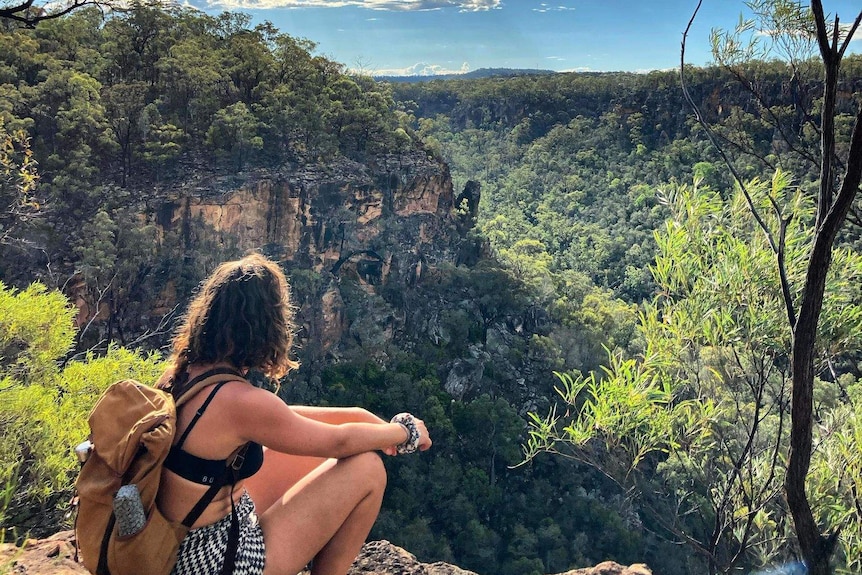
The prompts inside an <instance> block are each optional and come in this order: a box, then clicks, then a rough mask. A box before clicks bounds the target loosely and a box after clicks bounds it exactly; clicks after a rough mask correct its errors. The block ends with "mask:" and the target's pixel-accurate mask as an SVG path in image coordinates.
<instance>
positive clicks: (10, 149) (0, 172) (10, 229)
mask: <svg viewBox="0 0 862 575" xmlns="http://www.w3.org/2000/svg"><path fill="white" fill-rule="evenodd" d="M38 180H39V175H38V173H37V172H36V161H35V160H34V159H33V152H32V151H31V149H30V139H29V138H28V137H27V135H26V132H24V130H12V131H8V130H7V129H6V122H5V120H4V118H3V116H0V209H2V210H3V211H2V212H0V244H7V243H10V242H13V241H16V240H18V239H20V238H19V237H18V232H19V231H20V226H21V224H22V223H25V222H27V221H28V220H29V219H31V218H32V217H34V216H35V215H37V214H38V213H39V212H40V211H41V208H40V205H39V203H38V201H36V199H35V192H36V184H37V182H38Z"/></svg>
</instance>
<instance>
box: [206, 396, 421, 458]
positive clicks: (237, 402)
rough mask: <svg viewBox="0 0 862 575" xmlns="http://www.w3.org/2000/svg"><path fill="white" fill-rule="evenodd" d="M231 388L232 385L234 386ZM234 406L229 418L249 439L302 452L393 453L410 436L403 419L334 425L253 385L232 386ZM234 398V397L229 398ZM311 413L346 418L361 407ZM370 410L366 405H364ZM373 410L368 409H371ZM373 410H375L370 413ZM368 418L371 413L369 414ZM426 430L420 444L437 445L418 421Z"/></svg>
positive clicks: (340, 454)
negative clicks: (389, 421) (400, 422)
mask: <svg viewBox="0 0 862 575" xmlns="http://www.w3.org/2000/svg"><path fill="white" fill-rule="evenodd" d="M228 388H230V389H228ZM225 391H229V395H230V397H229V400H230V401H231V405H232V406H231V408H230V411H229V417H230V419H231V423H232V424H233V425H234V426H235V427H234V429H236V430H238V432H239V433H240V435H241V439H242V440H243V441H255V442H257V443H260V444H262V445H265V446H267V447H269V448H270V449H274V450H276V451H281V452H284V453H292V454H296V455H313V456H318V457H335V458H343V457H347V456H350V455H355V454H357V453H363V452H365V451H375V450H383V451H386V452H387V453H390V452H391V451H392V448H393V447H394V446H396V445H399V444H401V443H403V442H404V441H405V440H406V437H407V434H406V432H405V430H404V428H403V427H402V426H401V425H399V424H397V423H386V422H382V423H381V422H380V420H379V418H376V417H375V418H374V420H373V421H374V422H373V423H371V422H368V421H345V422H344V423H339V424H333V423H329V422H326V421H320V420H316V419H312V418H310V417H306V416H304V415H303V414H302V413H301V412H302V411H305V410H304V409H302V408H301V409H300V412H297V411H295V410H294V409H293V408H291V407H290V406H288V405H287V404H285V403H284V402H283V401H282V400H281V399H279V398H278V397H277V396H275V395H273V394H272V393H270V392H268V391H264V390H262V389H258V388H255V387H250V386H247V387H246V386H241V385H236V386H233V385H228V386H227V388H226V389H225V390H223V391H222V393H224V392H225ZM226 399H228V398H226ZM307 409H310V410H312V411H311V412H309V411H305V412H306V413H312V414H315V413H316V414H317V415H320V416H322V417H325V418H326V419H331V418H334V419H340V418H341V417H343V416H350V415H351V414H352V415H356V414H357V413H358V412H352V411H351V410H350V409H349V408H348V409H347V410H339V409H334V410H329V409H327V408H307ZM361 411H363V412H365V410H361ZM365 413H368V412H365ZM369 415H370V414H369ZM366 417H367V416H366ZM417 425H418V426H419V430H420V437H421V438H422V439H421V440H420V449H423V450H424V449H427V448H428V447H430V446H431V440H430V438H429V437H428V430H427V429H426V428H425V425H424V423H422V421H421V420H417Z"/></svg>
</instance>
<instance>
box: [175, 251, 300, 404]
mask: <svg viewBox="0 0 862 575" xmlns="http://www.w3.org/2000/svg"><path fill="white" fill-rule="evenodd" d="M293 311H294V308H293V306H292V305H291V303H290V286H289V285H288V283H287V279H286V278H285V276H284V272H283V271H282V270H281V267H280V266H279V265H278V264H277V263H275V262H273V261H271V260H269V259H267V258H265V257H264V256H262V255H260V254H257V253H255V254H250V255H247V256H245V257H244V258H242V259H239V260H236V261H230V262H224V263H222V264H221V265H219V266H218V267H217V268H216V270H215V271H214V272H213V273H212V274H211V275H210V276H209V277H208V278H207V279H206V280H205V281H204V283H203V285H202V286H201V289H200V291H199V293H198V294H197V295H196V296H195V297H194V298H193V299H192V301H191V303H190V304H189V308H188V311H187V312H186V316H185V318H184V320H183V322H182V323H181V324H180V326H179V329H178V330H177V332H176V334H175V335H174V338H173V350H172V354H171V362H172V363H173V373H172V375H171V377H170V379H169V380H168V381H167V382H166V385H165V388H167V389H170V390H171V392H172V393H173V394H174V395H175V396H176V395H178V394H179V393H180V392H181V391H182V388H183V384H184V383H185V381H186V379H187V374H186V369H187V367H188V365H189V364H190V363H221V362H227V363H229V364H231V365H233V366H235V367H237V368H240V369H242V368H249V369H255V370H258V371H261V372H262V373H263V374H264V375H266V376H268V377H270V378H273V379H278V378H280V377H282V376H284V375H285V374H286V373H287V372H288V371H289V370H291V369H295V368H297V367H299V363H298V362H296V361H294V360H292V359H290V356H289V354H290V349H291V346H292V344H293V329H294V326H293Z"/></svg>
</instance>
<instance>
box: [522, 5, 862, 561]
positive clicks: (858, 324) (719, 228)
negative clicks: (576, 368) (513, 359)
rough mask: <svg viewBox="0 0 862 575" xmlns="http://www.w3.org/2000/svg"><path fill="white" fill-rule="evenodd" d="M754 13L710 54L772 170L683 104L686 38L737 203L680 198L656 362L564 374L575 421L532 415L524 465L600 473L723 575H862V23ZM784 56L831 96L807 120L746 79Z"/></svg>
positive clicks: (646, 319) (663, 240)
mask: <svg viewBox="0 0 862 575" xmlns="http://www.w3.org/2000/svg"><path fill="white" fill-rule="evenodd" d="M747 5H748V6H749V8H750V10H751V12H752V13H753V18H752V19H750V20H746V19H741V22H740V26H739V28H738V29H737V30H735V31H732V32H729V33H722V32H717V33H715V34H714V44H713V51H714V55H715V57H716V60H717V62H718V63H719V64H720V65H721V66H723V67H725V68H726V69H727V70H728V71H730V72H731V73H732V74H733V75H734V77H735V78H736V79H737V80H739V81H740V82H742V85H743V86H744V88H745V89H747V90H748V91H749V93H750V96H751V98H750V99H751V102H752V104H751V105H750V106H749V112H750V113H751V114H752V115H754V116H755V117H756V119H757V120H758V122H760V123H762V124H763V125H766V126H770V127H771V129H770V130H768V131H769V133H770V134H774V135H775V136H774V137H773V139H772V140H771V141H769V142H767V144H768V145H767V146H765V153H764V150H763V148H760V149H758V148H757V146H756V145H754V146H749V147H746V145H745V141H744V139H742V140H734V139H733V138H731V137H728V134H727V132H726V131H722V130H717V129H716V128H715V123H714V122H715V120H716V118H717V117H718V116H720V114H721V110H701V109H699V108H698V107H697V106H696V105H695V102H694V99H693V98H691V97H689V96H688V90H687V85H686V82H685V80H686V74H688V73H689V72H690V70H687V69H686V67H685V65H684V55H685V36H684V40H683V48H682V52H681V55H682V58H681V59H682V64H683V65H682V66H681V79H682V87H683V91H684V92H685V94H686V96H687V98H688V100H689V103H690V104H691V105H692V108H693V109H694V111H695V113H696V117H697V119H698V121H699V123H700V125H701V128H702V130H703V133H705V134H706V136H707V137H708V138H709V139H710V141H711V142H712V143H714V144H715V145H716V148H717V150H718V152H719V154H720V155H721V156H722V157H723V158H724V160H725V163H726V166H727V169H728V170H729V171H730V172H731V173H732V175H733V179H734V181H735V186H734V191H733V192H727V193H725V194H724V196H725V197H724V198H722V196H721V195H719V194H716V193H714V192H713V191H711V190H708V188H706V187H705V186H703V185H702V182H701V181H700V180H696V181H695V186H694V188H693V189H687V188H685V187H679V186H671V187H668V188H667V190H666V193H665V194H664V199H665V201H666V202H667V204H668V205H669V207H670V208H671V212H672V217H671V219H670V220H669V223H668V225H667V226H666V228H665V229H664V230H662V231H661V232H660V233H659V234H657V241H658V243H659V249H660V255H659V257H658V258H657V260H656V264H655V266H654V267H653V270H652V271H653V276H654V278H655V280H656V283H657V284H658V285H659V287H660V291H659V296H658V297H657V299H656V300H655V301H654V302H653V303H652V304H650V305H649V306H647V307H646V310H645V312H644V314H643V316H642V319H641V325H640V329H641V332H642V334H643V336H644V339H645V342H646V350H645V353H644V355H643V357H642V358H640V359H626V358H622V357H612V358H611V362H610V365H609V366H608V367H607V368H606V372H605V373H604V375H603V376H599V375H598V374H591V375H589V376H587V377H572V376H569V375H565V374H562V375H561V376H560V377H561V381H562V385H561V386H560V394H561V395H562V398H563V400H564V402H565V403H566V404H568V405H567V410H566V413H565V414H564V415H558V414H557V413H556V412H555V411H552V412H551V413H550V414H549V415H548V416H547V417H539V416H537V415H535V414H534V415H532V419H533V428H532V431H531V436H530V440H529V442H528V445H527V456H528V457H532V456H535V455H536V454H537V453H538V452H540V451H543V450H544V451H552V452H561V453H567V454H569V455H572V456H574V457H577V458H579V459H582V460H585V461H587V462H588V463H591V464H593V465H595V466H596V467H599V468H600V469H602V470H603V471H605V472H606V473H607V474H608V475H609V476H610V477H612V478H614V479H615V480H617V481H618V482H619V483H620V484H621V485H622V486H623V487H625V488H626V489H631V490H633V491H632V493H634V494H636V495H637V496H638V498H639V500H640V502H641V504H642V507H643V509H645V510H648V511H652V512H653V513H652V514H651V516H652V521H653V523H652V525H654V526H657V527H658V528H659V529H661V530H662V532H663V534H664V535H666V536H669V537H671V538H672V539H674V540H675V541H677V542H680V543H685V544H687V545H689V547H690V548H692V549H694V550H695V551H696V552H697V556H699V557H701V558H702V560H703V561H704V564H705V565H707V566H708V568H709V571H710V572H711V573H717V572H723V573H729V572H733V571H735V570H737V569H740V568H744V567H747V568H751V567H756V566H758V565H760V564H764V565H765V564H767V563H768V562H774V561H776V560H782V559H784V560H790V559H792V558H793V557H795V556H796V554H797V553H798V554H799V555H801V559H802V560H803V562H804V563H805V565H806V566H807V569H808V572H809V573H811V574H812V575H825V574H828V573H832V572H833V570H834V569H838V570H839V571H841V572H843V573H855V572H859V570H860V568H862V565H860V557H862V544H860V541H862V534H860V528H859V526H860V524H862V497H860V493H862V458H860V455H859V454H860V443H862V440H860V438H862V424H860V414H862V401H860V392H859V385H858V382H854V375H853V373H852V370H849V371H848V372H847V373H842V372H841V370H840V369H835V366H840V365H841V361H842V360H843V359H846V358H848V357H850V358H854V357H855V358H857V359H858V350H859V347H860V342H859V341H858V338H859V332H860V330H862V308H860V305H862V294H860V292H859V287H858V286H859V285H860V273H862V267H860V258H859V255H858V253H854V252H853V251H852V250H849V249H847V248H846V246H842V245H841V244H840V242H838V240H837V238H838V237H839V231H840V230H841V227H842V225H843V224H844V222H845V220H846V218H847V215H848V213H850V211H851V208H852V206H853V203H854V200H855V198H856V197H857V193H858V190H859V186H860V180H862V103H860V102H859V101H858V98H856V99H854V98H853V97H852V90H851V91H850V92H849V93H850V94H851V96H850V97H849V98H848V97H847V96H846V94H844V96H843V98H842V90H841V88H842V82H843V83H847V82H852V78H850V79H848V78H845V77H842V75H841V64H842V60H843V59H844V56H845V53H846V51H847V49H848V46H849V42H850V39H851V38H852V36H853V34H854V33H856V31H857V30H858V29H859V25H860V21H862V13H860V14H859V15H857V16H856V17H855V19H854V20H852V21H851V23H850V25H849V26H846V25H843V24H842V23H841V21H840V20H839V18H838V17H837V16H836V17H834V19H833V20H832V21H831V22H828V21H827V19H826V16H825V11H824V8H823V6H822V3H821V2H820V1H813V2H812V3H811V6H810V9H806V8H804V7H802V6H801V5H800V4H799V3H797V2H792V1H785V0H755V1H752V2H748V3H747ZM698 9H699V4H698ZM696 14H697V11H695V15H696ZM693 20H694V17H692V21H693ZM689 26H691V23H689ZM687 31H688V29H687V30H686V34H687ZM809 46H810V47H811V48H812V49H813V51H812V53H811V54H810V56H814V55H815V54H817V53H819V58H816V59H812V58H811V57H808V56H809V54H807V53H806V49H807V48H808V47H809ZM776 55H778V56H783V57H784V59H785V60H786V62H787V63H786V65H785V66H786V67H785V69H786V70H787V71H788V74H789V75H790V76H791V78H790V80H788V82H786V83H785V86H789V87H790V89H795V88H800V89H801V88H805V87H807V86H812V85H815V86H818V87H819V89H821V90H822V93H821V95H820V96H817V97H815V96H810V95H807V94H802V95H801V96H800V97H797V98H795V99H794V100H793V103H794V106H795V108H793V107H791V111H793V112H795V113H793V114H788V113H787V109H786V108H785V109H781V108H780V107H779V106H778V105H777V104H776V103H774V102H770V101H769V99H768V97H767V96H766V95H765V94H764V93H763V92H762V91H760V89H761V87H762V84H759V83H758V82H757V78H756V76H750V75H747V74H749V73H755V74H756V70H757V68H758V67H762V66H763V65H762V64H760V63H759V62H757V61H754V60H755V59H756V58H761V59H764V58H768V57H769V58H774V57H775V56H776ZM770 65H777V64H770ZM752 70H753V71H754V72H752ZM815 70H816V71H817V72H818V73H819V75H820V78H813V79H812V77H811V74H812V73H813V72H814V71H815ZM797 95H798V94H797ZM732 112H733V111H732V110H731V111H728V112H727V113H728V114H729V113H732ZM818 112H819V113H818ZM794 130H795V131H794ZM812 134H813V135H814V139H815V143H814V144H813V145H812V143H811V135H812ZM743 135H744V134H743ZM755 139H756V138H755ZM755 139H750V140H749V142H752V141H753V140H755ZM817 140H819V144H818V143H817ZM756 143H757V142H754V144H756ZM782 156H784V158H783V157H782ZM751 158H755V159H756V161H755V162H754V165H759V166H762V167H763V168H765V169H763V170H762V172H765V173H769V172H771V173H773V174H774V175H772V176H771V177H769V176H767V177H766V178H755V179H751V178H750V176H749V177H743V175H742V174H743V171H745V173H747V174H750V173H751V172H757V171H758V169H757V168H751V165H752V164H751V163H750V162H749V160H751ZM785 158H791V159H785ZM741 159H742V160H744V162H740V160H741ZM806 162H807V163H808V164H813V165H814V166H815V169H814V170H813V177H812V175H811V174H810V173H808V171H807V170H806V169H804V166H805V164H806ZM742 163H745V164H746V165H745V168H744V169H743V168H741V167H740V166H741V164H742ZM782 166H787V167H790V168H791V169H794V170H798V171H799V173H798V174H796V176H797V177H796V178H795V179H794V178H792V177H790V176H788V175H787V172H785V171H783V170H782ZM854 354H856V355H854ZM563 425H565V427H562V426H563ZM658 494H660V495H661V496H660V497H657V495H658ZM667 503H671V504H672V506H671V507H668V506H667V505H666V504H667ZM793 536H795V539H796V541H797V543H798V546H793V545H790V544H788V543H789V541H790V540H792V539H793ZM836 549H838V550H839V551H840V552H839V553H838V554H837V556H836V553H835V551H836ZM833 562H834V563H835V564H834V565H833Z"/></svg>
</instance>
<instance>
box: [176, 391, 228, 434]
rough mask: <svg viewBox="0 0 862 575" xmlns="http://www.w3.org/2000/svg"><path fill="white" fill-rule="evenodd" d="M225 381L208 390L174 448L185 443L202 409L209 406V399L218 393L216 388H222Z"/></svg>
mask: <svg viewBox="0 0 862 575" xmlns="http://www.w3.org/2000/svg"><path fill="white" fill-rule="evenodd" d="M226 383H227V382H226V381H222V382H219V383H218V384H217V385H216V386H215V389H213V390H212V391H211V392H210V394H209V396H208V397H207V398H206V401H204V402H203V403H202V404H201V406H200V407H199V408H198V410H197V411H196V412H195V416H194V417H193V418H192V420H191V423H189V425H188V427H186V430H185V431H184V432H183V434H182V435H181V436H180V440H179V441H178V442H177V444H176V448H177V449H180V448H182V446H183V443H185V442H186V438H187V437H188V436H189V432H191V430H192V428H193V427H194V426H195V424H197V422H198V420H199V419H200V418H201V416H202V415H203V414H204V411H206V409H207V407H209V404H210V402H211V401H212V400H213V398H214V397H215V394H216V393H218V390H220V389H221V388H222V386H223V385H224V384H226Z"/></svg>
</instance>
